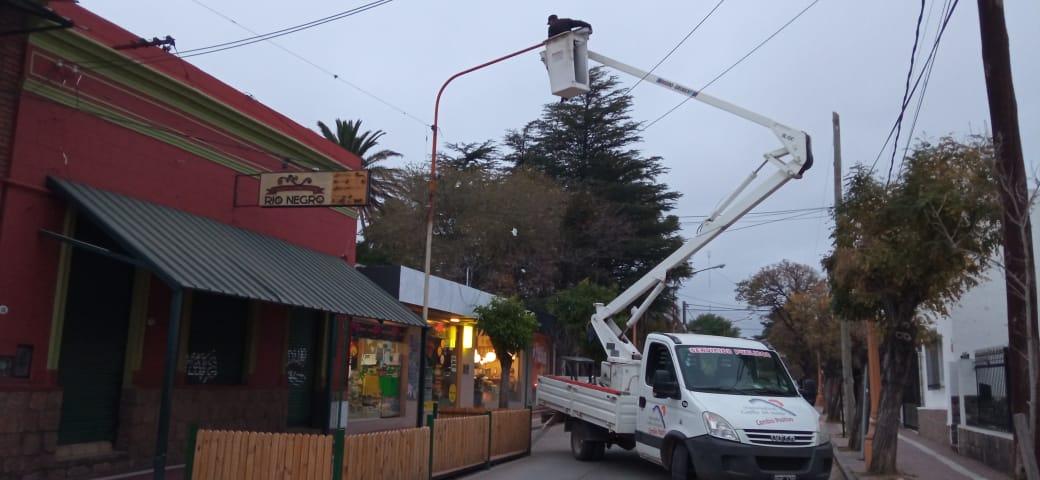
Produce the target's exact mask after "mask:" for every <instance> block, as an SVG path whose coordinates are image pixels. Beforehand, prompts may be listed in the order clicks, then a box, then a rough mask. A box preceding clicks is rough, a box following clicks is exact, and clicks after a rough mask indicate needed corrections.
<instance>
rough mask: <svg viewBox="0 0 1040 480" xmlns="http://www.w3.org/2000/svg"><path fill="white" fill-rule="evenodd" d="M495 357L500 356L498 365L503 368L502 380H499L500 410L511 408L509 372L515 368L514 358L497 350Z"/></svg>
mask: <svg viewBox="0 0 1040 480" xmlns="http://www.w3.org/2000/svg"><path fill="white" fill-rule="evenodd" d="M495 355H498V364H499V365H500V366H501V367H502V378H500V379H499V380H498V408H509V370H510V368H512V367H513V357H511V356H509V352H499V351H498V349H495Z"/></svg>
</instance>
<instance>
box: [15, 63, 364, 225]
mask: <svg viewBox="0 0 1040 480" xmlns="http://www.w3.org/2000/svg"><path fill="white" fill-rule="evenodd" d="M23 88H24V89H25V91H27V92H31V93H34V94H36V95H39V96H41V97H44V98H46V99H48V100H52V101H54V102H57V103H59V104H61V105H65V106H67V107H70V108H75V109H77V110H81V111H84V112H87V113H90V114H93V115H96V116H98V117H99V118H101V119H102V120H105V121H108V122H111V123H114V124H116V125H119V126H121V127H124V128H127V129H129V130H132V131H134V132H137V133H139V134H141V135H145V136H148V137H151V138H154V139H156V140H158V141H161V142H163V143H166V144H169V145H172V146H175V147H177V148H180V149H181V150H184V151H186V152H188V153H191V154H192V155H195V156H198V157H202V158H205V159H207V160H209V161H211V162H214V163H217V164H219V165H223V166H225V167H227V168H230V169H231V170H233V171H235V172H238V173H241V174H245V175H256V174H259V173H261V170H259V169H257V168H255V167H253V166H250V165H247V164H245V163H243V162H242V161H240V160H239V159H236V158H234V157H230V156H228V155H225V154H223V153H221V152H219V151H217V150H214V149H212V148H209V147H206V146H204V145H202V144H199V143H196V142H193V141H191V140H188V139H186V138H184V137H182V136H180V135H176V134H173V133H169V132H165V131H162V130H158V129H155V128H152V127H150V126H148V125H145V124H143V123H142V120H139V119H135V118H133V117H131V116H129V115H127V114H125V113H124V112H122V111H120V110H117V109H114V108H111V107H109V106H106V105H103V104H101V103H98V102H95V101H93V100H92V99H89V98H87V97H84V96H79V97H77V96H74V95H71V94H69V93H68V92H65V91H64V90H62V89H60V88H56V87H54V86H51V85H49V84H47V83H44V82H41V81H39V80H36V79H34V78H31V77H30V78H28V79H26V81H25V83H24V84H23ZM330 209H331V210H332V211H334V212H337V213H340V214H342V215H346V216H348V217H350V218H353V219H357V218H358V212H357V211H356V210H354V209H351V208H346V207H330Z"/></svg>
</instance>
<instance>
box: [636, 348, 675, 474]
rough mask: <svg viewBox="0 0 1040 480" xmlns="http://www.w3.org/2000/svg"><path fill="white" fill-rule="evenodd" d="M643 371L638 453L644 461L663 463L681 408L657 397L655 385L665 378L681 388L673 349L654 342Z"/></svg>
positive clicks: (637, 411)
mask: <svg viewBox="0 0 1040 480" xmlns="http://www.w3.org/2000/svg"><path fill="white" fill-rule="evenodd" d="M643 368H644V371H643V375H642V378H640V380H639V381H640V382H642V383H643V385H642V388H641V389H640V393H639V399H638V406H637V409H636V451H637V452H639V455H640V456H642V457H644V458H649V459H651V460H653V461H656V462H660V461H661V445H662V443H663V442H664V436H665V435H666V434H668V432H669V431H670V430H673V429H674V425H675V423H676V422H677V420H676V419H677V418H678V413H679V411H680V409H681V408H682V407H681V405H680V401H679V400H678V399H676V398H667V397H664V398H659V396H657V395H655V394H654V381H655V379H656V380H660V379H662V378H663V379H666V380H668V381H671V382H673V383H674V384H675V385H679V383H678V382H679V378H678V377H677V376H676V374H675V363H674V362H673V361H672V354H671V351H670V349H669V348H668V346H667V345H665V344H663V343H660V342H651V343H650V345H649V347H647V354H646V358H645V359H644V360H643ZM659 372H660V373H659ZM679 388H681V387H679Z"/></svg>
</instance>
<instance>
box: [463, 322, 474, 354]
mask: <svg viewBox="0 0 1040 480" xmlns="http://www.w3.org/2000/svg"><path fill="white" fill-rule="evenodd" d="M462 348H473V325H463V327H462Z"/></svg>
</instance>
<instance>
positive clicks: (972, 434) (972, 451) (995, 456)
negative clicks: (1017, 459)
mask: <svg viewBox="0 0 1040 480" xmlns="http://www.w3.org/2000/svg"><path fill="white" fill-rule="evenodd" d="M957 436H958V445H957V449H958V452H959V453H960V454H961V455H964V456H966V457H969V458H974V459H975V460H978V461H980V462H982V463H984V464H986V465H988V466H990V467H992V468H994V469H996V470H999V471H1001V472H1007V474H1008V475H1011V476H1012V477H1013V476H1014V475H1013V471H1012V468H1013V467H1012V466H1013V464H1014V459H1013V458H1012V457H1013V454H1014V442H1013V440H1011V438H1008V437H1005V436H1001V435H999V434H998V433H987V432H985V431H984V430H980V429H974V428H969V427H965V426H964V425H958V426H957Z"/></svg>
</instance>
